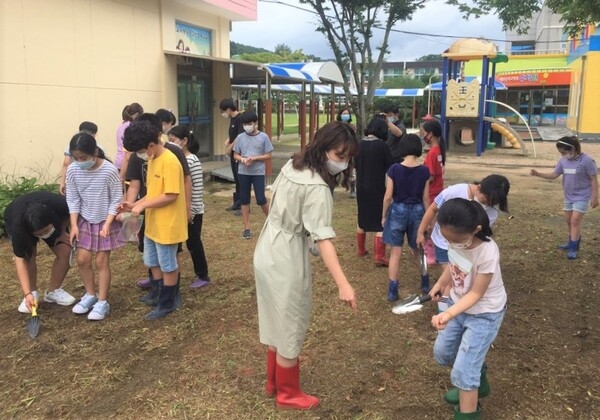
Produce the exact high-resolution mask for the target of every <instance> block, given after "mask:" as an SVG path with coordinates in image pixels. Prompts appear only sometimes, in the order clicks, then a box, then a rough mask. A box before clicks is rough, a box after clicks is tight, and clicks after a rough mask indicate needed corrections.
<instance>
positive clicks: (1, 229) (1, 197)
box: [0, 175, 58, 237]
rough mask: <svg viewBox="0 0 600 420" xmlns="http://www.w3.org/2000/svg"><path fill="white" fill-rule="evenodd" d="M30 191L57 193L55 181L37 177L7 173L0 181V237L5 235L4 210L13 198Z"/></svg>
mask: <svg viewBox="0 0 600 420" xmlns="http://www.w3.org/2000/svg"><path fill="white" fill-rule="evenodd" d="M32 191H50V192H54V193H58V184H57V183H47V182H44V181H41V180H39V179H38V178H26V177H24V176H20V177H14V176H11V175H8V176H6V177H5V179H4V181H0V237H2V236H5V235H6V230H5V225H4V210H5V209H6V206H8V205H9V204H10V203H11V202H12V201H13V200H14V199H16V198H18V197H20V196H22V195H23V194H26V193H28V192H32Z"/></svg>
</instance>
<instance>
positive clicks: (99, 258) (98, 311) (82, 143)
mask: <svg viewBox="0 0 600 420" xmlns="http://www.w3.org/2000/svg"><path fill="white" fill-rule="evenodd" d="M69 153H70V154H71V157H72V158H73V163H71V165H69V168H68V169H67V185H66V186H67V205H68V206H69V214H70V220H71V229H70V234H69V239H70V242H71V243H74V241H76V244H77V266H78V268H79V273H80V275H81V279H82V281H83V284H84V286H85V291H86V293H85V295H84V296H83V297H82V298H81V300H80V301H79V302H78V303H77V304H76V305H75V306H74V307H73V312H74V313H76V314H86V313H88V312H89V314H88V319H89V320H92V321H100V320H102V319H104V318H105V317H106V315H108V313H109V312H110V305H109V304H108V302H107V297H108V290H109V288H110V282H111V271H110V252H111V251H112V250H113V249H116V248H118V247H120V246H123V245H124V242H123V241H121V240H120V239H119V230H120V229H121V223H120V222H118V221H116V220H115V217H116V215H117V206H118V205H119V202H120V201H121V198H122V196H123V188H122V184H121V178H120V175H119V170H118V169H117V168H116V167H115V165H113V164H112V162H111V161H110V160H108V159H107V158H106V156H105V155H104V152H103V151H102V149H100V148H99V147H98V145H97V144H96V140H95V139H94V137H93V136H92V135H90V134H88V133H85V132H81V133H78V134H76V135H75V136H73V138H72V139H71V142H70V143H69ZM94 253H95V254H96V259H95V262H96V271H97V273H98V294H96V288H95V284H94V270H93V268H92V254H94Z"/></svg>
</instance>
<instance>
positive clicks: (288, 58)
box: [240, 47, 311, 63]
mask: <svg viewBox="0 0 600 420" xmlns="http://www.w3.org/2000/svg"><path fill="white" fill-rule="evenodd" d="M288 49H289V47H288ZM288 51H289V52H288ZM288 51H285V50H279V53H278V52H277V51H276V52H270V51H267V52H257V53H246V54H241V55H240V58H241V59H242V60H247V61H254V62H257V63H303V62H308V61H311V58H310V57H309V56H308V55H306V54H304V52H303V51H302V50H301V49H300V50H295V51H291V50H288Z"/></svg>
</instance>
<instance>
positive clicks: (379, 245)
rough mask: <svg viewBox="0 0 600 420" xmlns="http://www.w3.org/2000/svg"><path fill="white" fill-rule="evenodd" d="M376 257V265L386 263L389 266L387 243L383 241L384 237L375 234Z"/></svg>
mask: <svg viewBox="0 0 600 420" xmlns="http://www.w3.org/2000/svg"><path fill="white" fill-rule="evenodd" d="M374 247H375V258H374V262H375V265H384V266H386V267H387V266H388V265H389V263H390V262H389V260H388V259H387V258H386V257H385V243H384V242H383V239H382V238H381V237H379V236H375V245H374Z"/></svg>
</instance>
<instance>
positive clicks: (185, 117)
mask: <svg viewBox="0 0 600 420" xmlns="http://www.w3.org/2000/svg"><path fill="white" fill-rule="evenodd" d="M181 70H183V71H181ZM198 70H200V71H198ZM177 73H178V74H177V102H178V109H179V117H178V119H177V120H178V123H179V124H183V125H188V126H189V127H190V130H192V132H193V133H194V137H195V138H196V140H198V143H199V144H200V150H199V151H198V153H196V155H197V156H198V157H199V158H201V159H202V158H211V157H212V156H213V154H214V150H213V141H212V138H213V136H212V132H213V121H212V115H211V101H212V93H211V91H212V89H211V80H210V73H209V72H206V71H202V70H201V69H194V67H192V66H190V67H184V68H183V69H182V68H181V67H178V72H177Z"/></svg>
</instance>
